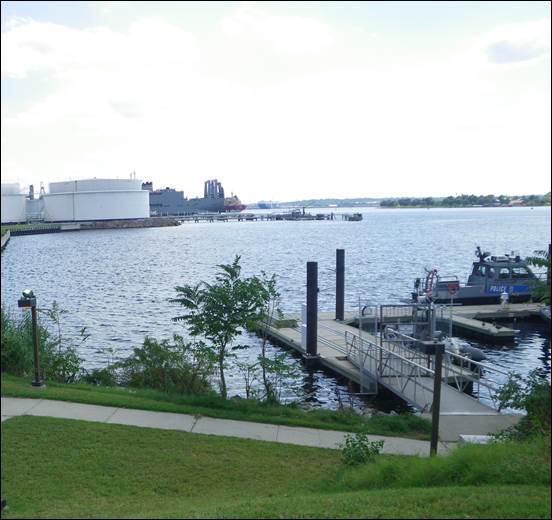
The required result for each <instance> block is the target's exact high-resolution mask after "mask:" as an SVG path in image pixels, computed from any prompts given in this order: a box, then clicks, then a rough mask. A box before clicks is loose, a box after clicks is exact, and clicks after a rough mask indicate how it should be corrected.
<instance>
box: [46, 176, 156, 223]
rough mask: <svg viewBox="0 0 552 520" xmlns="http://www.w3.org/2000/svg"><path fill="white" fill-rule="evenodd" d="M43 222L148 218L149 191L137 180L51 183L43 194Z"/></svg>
mask: <svg viewBox="0 0 552 520" xmlns="http://www.w3.org/2000/svg"><path fill="white" fill-rule="evenodd" d="M42 200H43V203H44V207H43V212H44V220H45V221H46V222H78V221H86V220H120V219H136V218H149V216H150V211H149V198H148V192H147V191H144V190H142V181H140V180H136V179H133V178H131V179H85V180H79V181H64V182H52V183H50V186H49V190H48V193H46V194H44V196H43V197H42Z"/></svg>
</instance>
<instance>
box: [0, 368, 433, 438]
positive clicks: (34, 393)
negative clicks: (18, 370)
mask: <svg viewBox="0 0 552 520" xmlns="http://www.w3.org/2000/svg"><path fill="white" fill-rule="evenodd" d="M2 397H31V398H43V399H56V400H60V401H72V402H75V403H87V404H98V405H105V406H115V407H120V408H134V409H140V410H153V411H160V412H175V413H185V414H192V415H204V416H207V417H217V418H221V419H235V420H242V421H252V422H261V423H271V424H283V425H287V426H304V427H310V428H320V429H329V430H343V431H351V432H358V431H363V432H366V433H371V434H373V435H388V436H395V437H409V438H413V439H420V440H429V439H430V435H431V423H430V422H429V421H427V420H425V419H422V418H421V417H418V416H416V415H399V416H374V417H371V418H365V417H362V416H360V415H358V414H356V413H353V412H348V411H343V412H334V411H330V410H311V411H305V410H302V409H300V408H296V407H291V406H273V405H266V404H263V403H259V402H256V401H248V400H246V399H222V398H220V397H219V396H217V395H212V396H198V395H183V394H167V393H163V392H159V391H155V390H146V389H129V388H122V387H114V388H109V387H101V386H93V385H86V384H74V385H65V384H56V383H48V386H47V388H46V389H44V390H37V389H35V388H32V387H31V385H30V380H29V379H28V378H27V379H24V378H19V377H14V376H11V375H7V374H2Z"/></svg>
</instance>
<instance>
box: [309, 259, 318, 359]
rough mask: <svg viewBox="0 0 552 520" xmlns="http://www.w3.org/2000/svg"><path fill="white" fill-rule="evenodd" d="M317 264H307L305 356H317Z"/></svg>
mask: <svg viewBox="0 0 552 520" xmlns="http://www.w3.org/2000/svg"><path fill="white" fill-rule="evenodd" d="M317 340H318V262H307V356H308V357H315V356H317V355H318V346H317Z"/></svg>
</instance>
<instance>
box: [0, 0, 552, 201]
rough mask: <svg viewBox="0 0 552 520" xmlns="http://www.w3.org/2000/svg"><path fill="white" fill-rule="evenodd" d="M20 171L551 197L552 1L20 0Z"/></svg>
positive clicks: (325, 194)
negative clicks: (173, 0) (279, 0)
mask: <svg viewBox="0 0 552 520" xmlns="http://www.w3.org/2000/svg"><path fill="white" fill-rule="evenodd" d="M1 5H2V11H1V71H2V80H1V82H2V83H1V106H2V109H1V110H2V116H1V125H2V127H1V171H2V182H19V183H20V184H21V186H22V187H27V186H28V185H29V184H34V185H35V188H36V187H38V186H39V185H40V183H41V182H42V183H44V186H45V187H46V188H47V185H48V183H49V182H53V181H60V180H69V179H71V180H75V179H84V178H91V177H98V178H128V177H129V175H130V174H131V173H132V172H136V178H139V179H142V180H144V181H151V182H153V185H154V188H161V187H166V186H170V187H173V188H176V189H178V190H183V191H184V193H185V195H186V196H189V197H194V196H200V195H202V193H203V182H204V181H205V180H207V179H213V178H216V179H218V180H219V181H221V182H222V184H223V186H224V188H225V191H226V193H228V194H230V193H231V192H233V193H235V194H237V195H238V196H239V197H240V199H241V200H242V201H243V202H249V203H252V202H256V201H259V200H274V201H277V200H279V201H289V200H299V199H313V198H357V197H374V198H382V197H404V196H406V197H426V196H447V195H456V194H458V195H459V194H462V193H466V194H477V195H487V194H491V193H492V194H495V195H500V194H505V195H526V194H544V193H546V192H548V191H550V183H551V181H550V172H551V164H550V157H551V149H550V142H551V136H550V133H551V132H550V129H551V107H550V99H551V82H550V77H551V71H550V41H551V35H550V16H551V14H550V10H551V3H550V2H528V1H522V2H343V1H342V2H182V3H181V2H11V1H7V2H2V4H1Z"/></svg>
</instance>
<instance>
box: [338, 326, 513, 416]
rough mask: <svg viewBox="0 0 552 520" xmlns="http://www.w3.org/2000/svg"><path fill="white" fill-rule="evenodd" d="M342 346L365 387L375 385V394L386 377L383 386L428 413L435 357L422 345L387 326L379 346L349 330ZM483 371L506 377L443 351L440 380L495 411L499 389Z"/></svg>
mask: <svg viewBox="0 0 552 520" xmlns="http://www.w3.org/2000/svg"><path fill="white" fill-rule="evenodd" d="M345 343H346V354H347V358H348V359H349V361H350V362H351V363H352V364H353V365H355V366H356V367H357V368H359V370H360V374H361V381H362V380H363V378H365V381H366V384H365V387H366V388H373V387H374V386H375V388H376V391H377V385H378V384H380V383H382V378H385V384H386V386H391V387H392V388H393V391H394V392H395V393H397V394H399V395H400V396H401V397H402V398H403V399H405V400H406V401H408V402H409V403H411V404H412V405H414V406H416V407H418V408H422V411H429V410H428V408H429V406H430V405H431V403H432V400H433V379H434V377H435V357H434V356H432V355H429V354H426V353H425V352H424V351H423V346H424V345H423V343H424V342H422V341H420V340H418V339H416V338H412V337H410V336H407V335H405V334H402V333H400V332H398V331H395V330H393V329H390V328H389V327H387V328H386V333H385V334H384V335H383V336H382V337H381V345H378V344H376V343H374V342H372V341H369V340H367V339H364V338H361V337H359V336H357V335H356V334H352V333H350V332H349V331H346V332H345ZM486 371H493V372H496V373H499V374H501V375H503V376H508V373H507V372H504V371H502V370H500V369H497V368H495V367H491V366H489V365H486V364H483V363H480V362H477V361H473V360H471V359H469V358H467V357H465V356H462V355H460V354H457V353H455V352H451V351H450V350H445V355H444V357H443V370H442V378H441V381H442V382H443V383H446V384H449V385H451V388H453V389H454V390H456V391H458V392H460V393H464V395H466V397H467V398H471V399H475V400H482V399H483V400H485V401H488V402H489V403H488V404H487V405H488V406H491V407H492V408H494V409H498V406H497V403H496V399H495V398H494V396H495V394H496V392H497V391H498V387H497V386H496V385H495V384H494V383H492V382H490V381H488V380H487V379H485V378H484V377H483V375H484V374H485V372H486ZM470 385H471V393H470V394H467V393H465V392H464V391H465V390H467V389H468V388H469V387H470ZM361 386H362V383H361ZM482 390H485V394H483V392H482Z"/></svg>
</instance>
